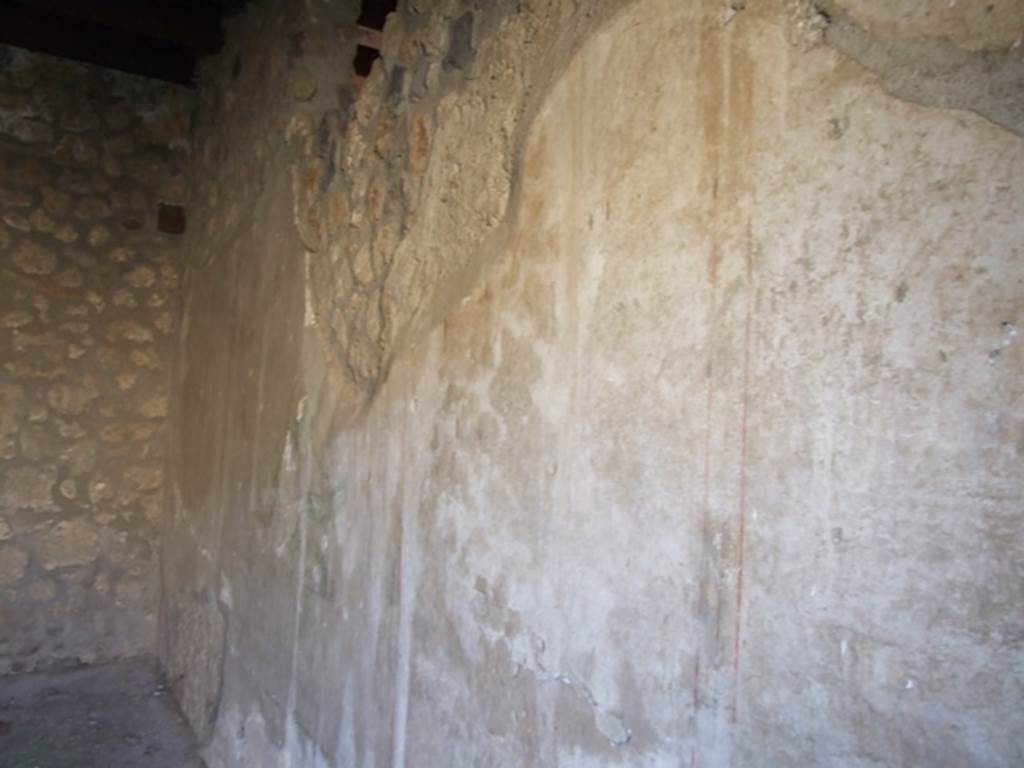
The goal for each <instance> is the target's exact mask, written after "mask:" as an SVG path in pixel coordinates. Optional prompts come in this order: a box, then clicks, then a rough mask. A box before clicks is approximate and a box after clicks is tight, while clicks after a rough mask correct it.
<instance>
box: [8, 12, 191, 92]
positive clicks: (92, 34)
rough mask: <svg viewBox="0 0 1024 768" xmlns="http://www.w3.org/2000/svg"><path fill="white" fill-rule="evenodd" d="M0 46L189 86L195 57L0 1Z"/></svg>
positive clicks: (159, 43)
mask: <svg viewBox="0 0 1024 768" xmlns="http://www.w3.org/2000/svg"><path fill="white" fill-rule="evenodd" d="M0 42H4V43H9V44H10V45H16V46H19V47H21V48H27V49H29V50H32V51H38V52H40V53H49V54H51V55H54V56H62V57H64V58H68V59H74V60H76V61H83V62H86V63H89V64H97V65H99V66H102V67H109V68H110V69H117V70H121V71H123V72H130V73H132V74H137V75H143V76H145V77H152V78H156V79H158V80H167V81H170V82H174V83H181V84H183V85H191V84H192V78H193V70H194V66H195V51H194V50H192V49H191V48H187V47H182V46H179V45H174V44H172V43H169V42H167V41H164V40H154V39H150V38H145V37H136V36H132V35H128V34H125V33H123V32H118V31H117V30H113V29H110V28H109V27H105V26H103V25H101V24H96V23H92V22H86V21H80V20H76V19H69V18H65V17H60V16H55V15H50V14H44V13H40V12H38V11H34V10H32V9H31V8H29V7H27V6H26V5H23V4H21V3H19V2H13V1H12V0H2V1H0Z"/></svg>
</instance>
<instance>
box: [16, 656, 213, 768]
mask: <svg viewBox="0 0 1024 768" xmlns="http://www.w3.org/2000/svg"><path fill="white" fill-rule="evenodd" d="M202 765H203V763H202V761H201V760H200V759H199V758H198V757H197V756H196V751H195V743H194V741H193V738H192V734H191V732H190V731H189V728H188V725H186V723H185V721H184V719H183V718H182V716H181V713H180V712H179V711H178V708H177V706H176V705H175V703H174V700H173V699H172V697H171V695H170V692H169V691H168V690H167V688H166V687H165V682H164V680H163V678H162V677H161V675H160V672H159V669H158V667H157V664H156V662H155V661H154V660H153V659H151V658H139V659H131V660H127V661H119V662H115V663H112V664H103V665H97V666H94V667H81V668H78V669H73V670H66V671H61V672H35V673H30V674H24V675H12V676H10V677H0V768H140V767H141V766H145V768H200V767H201V766H202Z"/></svg>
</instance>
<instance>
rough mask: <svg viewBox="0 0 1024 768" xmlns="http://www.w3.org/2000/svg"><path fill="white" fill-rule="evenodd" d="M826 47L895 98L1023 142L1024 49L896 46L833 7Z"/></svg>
mask: <svg viewBox="0 0 1024 768" xmlns="http://www.w3.org/2000/svg"><path fill="white" fill-rule="evenodd" d="M816 7H817V8H818V9H819V11H820V12H821V13H822V14H824V15H825V16H826V17H827V18H828V25H827V28H825V30H824V36H825V41H826V42H827V43H828V44H829V45H831V46H832V47H833V48H835V49H836V50H837V51H839V52H840V53H842V54H844V55H846V56H849V57H850V58H852V59H853V60H855V61H856V62H858V63H859V64H860V65H861V66H863V67H865V68H866V69H868V70H870V71H871V72H873V73H875V74H876V75H878V77H879V78H881V81H882V85H883V87H884V88H885V90H886V91H887V92H888V93H889V94H890V95H892V96H895V97H896V98H900V99H905V100H906V101H911V102H914V103H916V104H921V105H924V106H928V107H940V108H943V109H963V110H967V111H970V112H974V113H975V114H978V115H981V116H982V117H984V118H986V119H988V120H991V121H992V122H993V123H995V124H996V125H999V126H1001V127H1003V128H1005V129H1006V130H1008V131H1011V132H1012V133H1014V134H1016V135H1018V136H1024V46H1020V45H1018V46H1014V47H1011V48H1010V49H1009V50H1005V51H968V50H964V49H962V48H959V47H957V46H956V45H954V44H953V43H950V42H947V41H942V40H894V39H886V38H881V37H878V36H876V35H873V34H871V33H870V32H868V31H867V30H866V29H864V27H862V26H860V25H859V24H858V23H857V22H856V21H854V20H853V19H852V18H850V17H849V16H848V15H847V14H845V13H843V12H842V11H840V10H837V9H836V8H834V7H833V4H832V3H831V2H821V3H819V4H818V5H817V6H816Z"/></svg>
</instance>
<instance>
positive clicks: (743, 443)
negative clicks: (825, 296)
mask: <svg viewBox="0 0 1024 768" xmlns="http://www.w3.org/2000/svg"><path fill="white" fill-rule="evenodd" d="M746 262H747V263H746V268H747V313H746V319H745V321H744V327H743V404H742V412H741V416H740V499H739V521H738V523H737V528H738V531H737V534H736V611H735V629H734V632H733V648H732V671H733V690H732V721H733V722H734V723H735V722H736V715H737V710H738V704H739V688H740V648H741V641H742V630H743V566H744V556H745V549H746V538H747V486H748V483H747V465H748V461H747V459H748V455H749V450H748V446H749V440H748V429H747V425H748V415H749V413H750V335H751V334H750V329H751V325H752V323H753V314H754V285H753V279H752V278H753V272H754V259H753V254H752V252H751V236H750V220H749V219H748V220H747V247H746Z"/></svg>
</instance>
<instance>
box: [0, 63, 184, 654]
mask: <svg viewBox="0 0 1024 768" xmlns="http://www.w3.org/2000/svg"><path fill="white" fill-rule="evenodd" d="M190 115H191V95H190V94H189V93H188V92H187V91H185V90H184V89H179V88H175V87H171V86H167V85H164V84H160V83H156V82H150V81H147V80H144V79H140V78H135V77H130V76H127V75H123V74H120V73H115V72H111V71H106V70H103V69H99V68H95V67H87V66H82V65H77V64H73V63H70V62H67V61H63V60H58V59H54V58H51V57H47V56H42V55H35V54H31V53H28V52H26V51H23V50H20V49H16V48H11V47H0V674H3V673H7V672H17V671H22V670H29V669H34V668H40V667H46V666H51V665H55V664H62V663H75V662H89V661H97V660H102V659H107V658H112V657H118V656H124V655H130V654H136V653H141V652H144V651H152V650H153V647H154V642H155V629H156V607H157V590H158V584H157V579H158V573H159V571H158V566H157V540H158V531H159V525H160V518H161V515H162V510H163V467H162V460H163V454H164V449H163V444H164V432H165V421H166V416H167V401H168V392H167V381H168V377H169V370H170V366H169V364H170V352H171V350H172V349H173V345H172V343H171V340H172V338H173V336H174V334H175V331H176V328H177V315H178V311H179V308H178V307H179V303H178V290H179V273H180V266H179V259H178V255H177V254H178V250H177V248H178V235H176V234H167V233H164V232H162V231H161V226H162V227H163V229H169V230H172V231H173V230H175V229H178V228H179V227H180V224H181V222H180V221H176V220H175V217H176V216H177V214H176V213H175V212H174V211H173V210H172V209H170V208H165V209H164V211H163V217H162V221H158V218H160V213H159V206H160V204H161V203H163V204H165V205H167V206H174V205H180V204H182V203H183V202H184V198H183V195H184V194H185V185H184V179H183V177H182V175H181V172H182V168H183V164H184V160H185V158H186V155H187V144H186V139H187V136H188V130H189V121H190Z"/></svg>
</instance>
